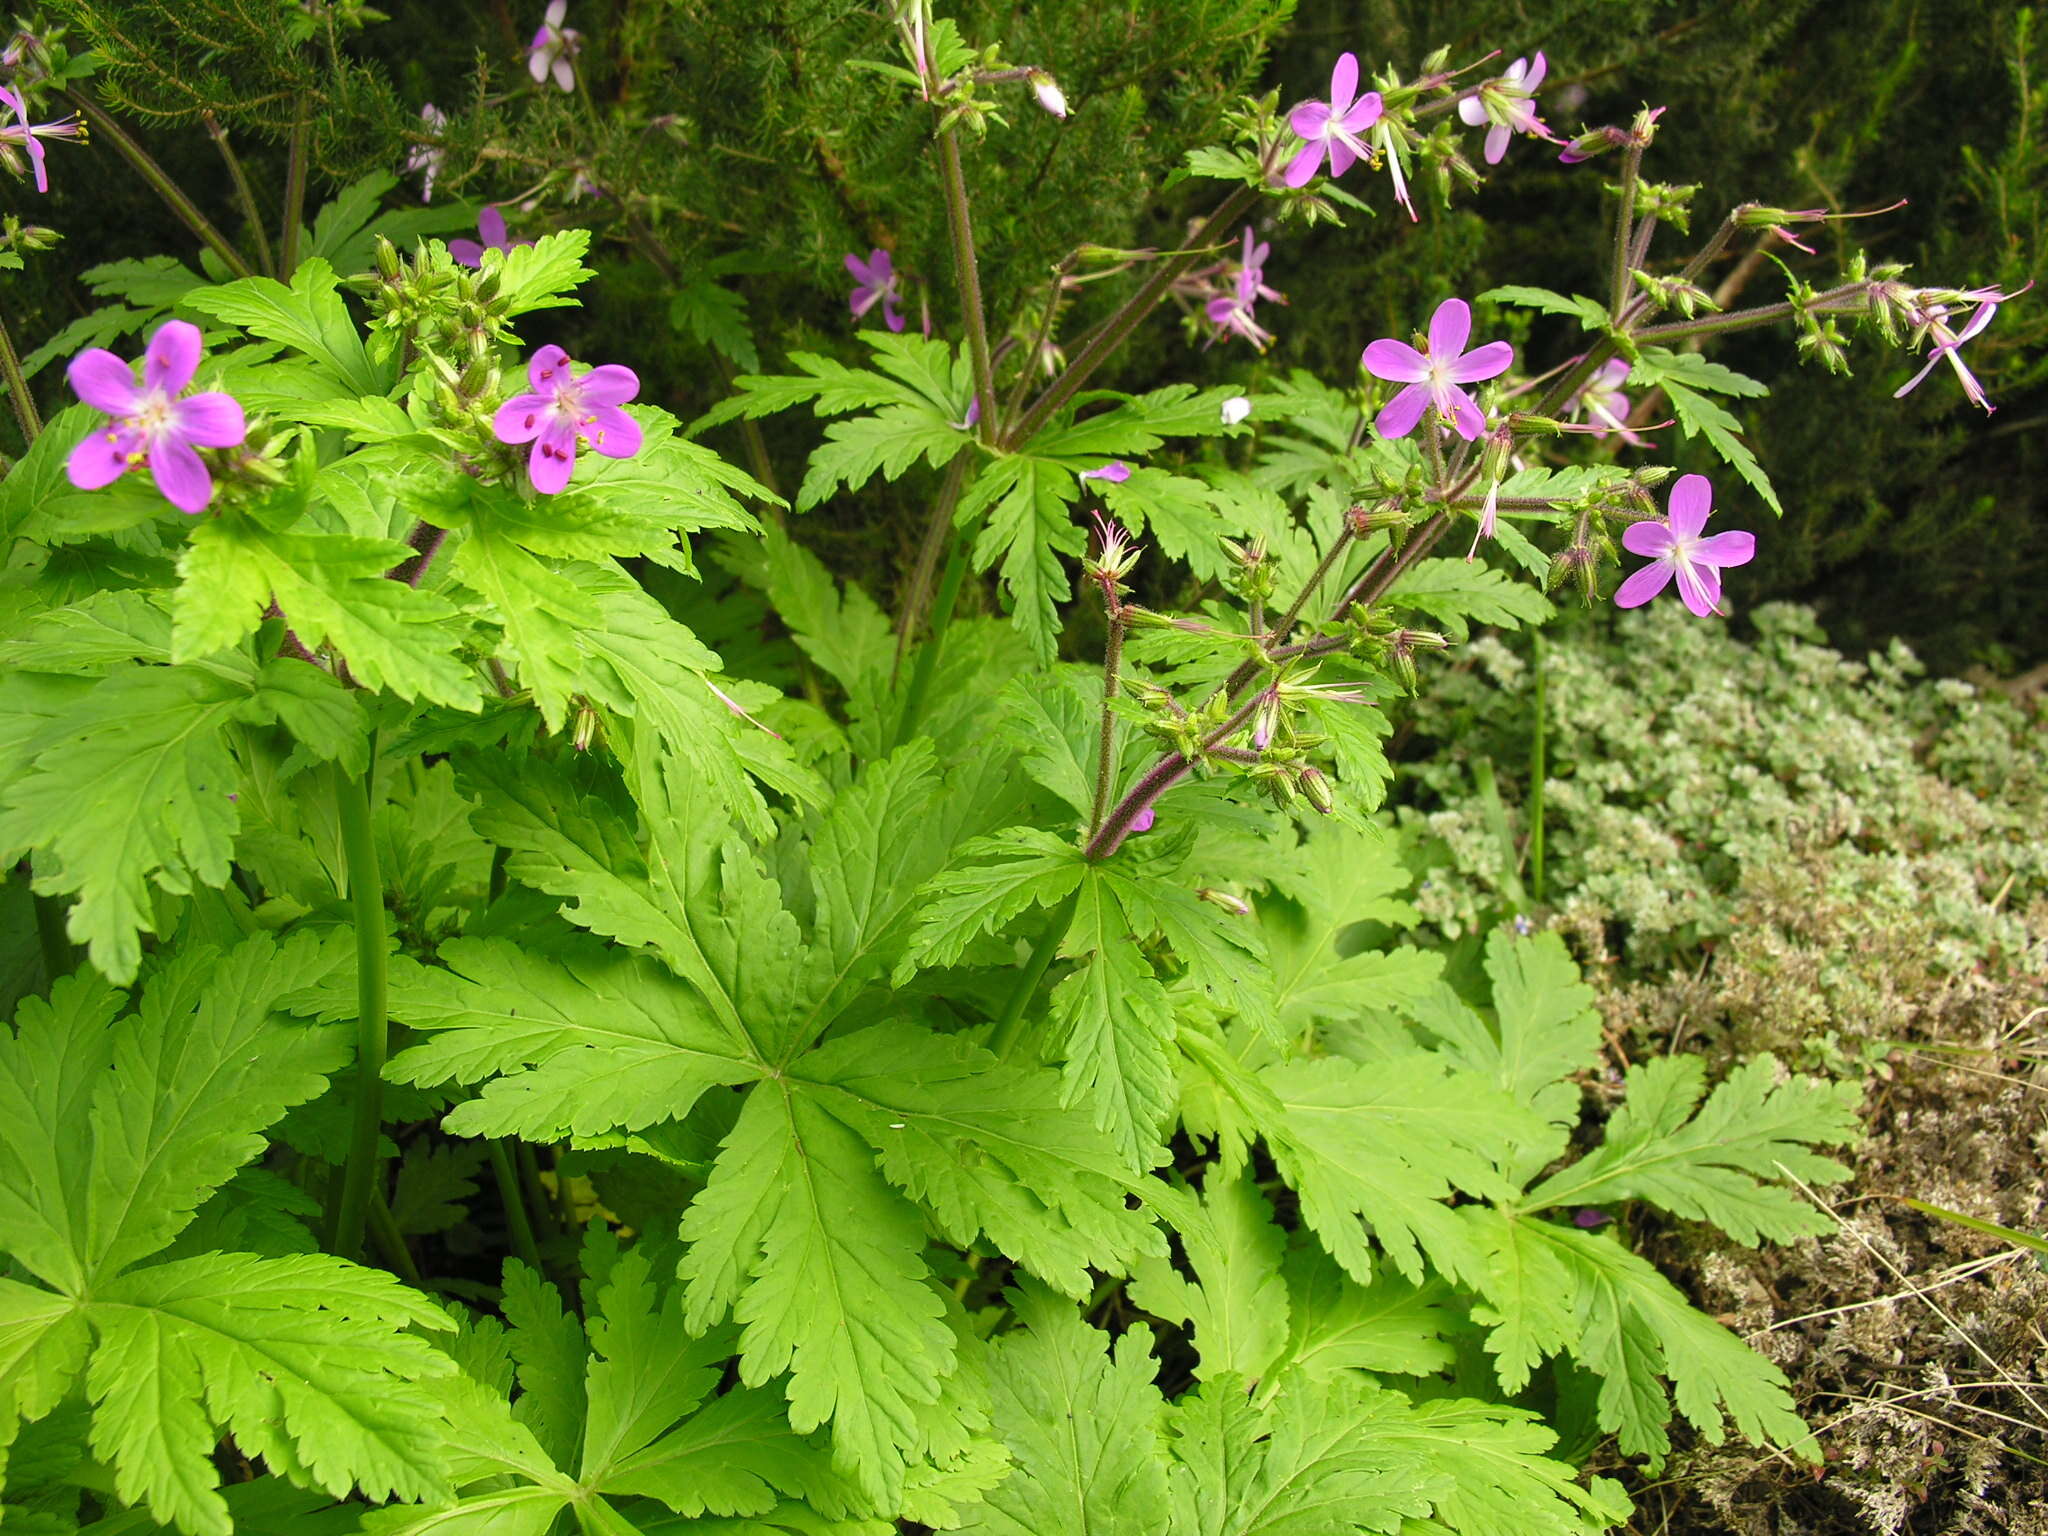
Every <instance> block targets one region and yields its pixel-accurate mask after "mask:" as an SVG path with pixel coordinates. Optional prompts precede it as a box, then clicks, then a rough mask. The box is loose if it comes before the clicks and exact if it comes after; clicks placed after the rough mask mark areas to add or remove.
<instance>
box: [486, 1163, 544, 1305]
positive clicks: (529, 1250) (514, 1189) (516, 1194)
mask: <svg viewBox="0 0 2048 1536" xmlns="http://www.w3.org/2000/svg"><path fill="white" fill-rule="evenodd" d="M488 1150H489V1153H490V1159H491V1172H492V1173H493V1174H494V1175H495V1176H496V1177H497V1180H498V1199H499V1201H500V1202H501V1203H502V1204H503V1205H504V1207H505V1225H506V1226H507V1227H508V1228H510V1229H511V1233H512V1251H513V1252H514V1253H516V1254H518V1255H519V1258H520V1261H521V1262H522V1263H525V1264H527V1265H529V1266H531V1267H532V1269H533V1271H534V1273H536V1274H545V1273H546V1272H547V1271H546V1268H545V1267H544V1266H543V1265H542V1264H541V1261H540V1244H538V1243H536V1242H535V1241H534V1240H533V1218H532V1217H530V1216H528V1215H527V1213H526V1196H525V1194H524V1193H523V1192H522V1191H521V1190H520V1188H519V1175H518V1174H517V1173H515V1172H513V1170H512V1159H511V1158H510V1157H509V1156H508V1155H507V1154H506V1152H505V1143H504V1142H502V1141H493V1142H491V1143H490V1146H489V1149H488Z"/></svg>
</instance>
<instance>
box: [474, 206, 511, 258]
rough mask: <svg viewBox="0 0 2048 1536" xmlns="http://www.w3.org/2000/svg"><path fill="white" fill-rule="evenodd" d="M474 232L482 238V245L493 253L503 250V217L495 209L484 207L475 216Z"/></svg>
mask: <svg viewBox="0 0 2048 1536" xmlns="http://www.w3.org/2000/svg"><path fill="white" fill-rule="evenodd" d="M476 232H477V233H478V234H480V235H482V236H483V237H484V244H485V246H487V247H488V248H489V249H491V250H494V251H502V250H504V249H505V215H504V214H502V213H500V212H499V211H498V210H497V209H496V208H494V207H490V206H486V207H485V208H484V211H483V212H482V213H480V214H478V215H477V216H476Z"/></svg>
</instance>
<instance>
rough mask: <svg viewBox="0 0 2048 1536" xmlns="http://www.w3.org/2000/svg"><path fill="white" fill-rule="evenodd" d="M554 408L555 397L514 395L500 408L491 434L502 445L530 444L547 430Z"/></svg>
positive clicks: (492, 421)
mask: <svg viewBox="0 0 2048 1536" xmlns="http://www.w3.org/2000/svg"><path fill="white" fill-rule="evenodd" d="M554 408H555V397H554V396H553V395H514V396H513V397H512V398H511V399H510V400H507V401H506V402H505V403H504V404H503V405H501V406H499V407H498V414H497V415H496V416H494V417H493V418H492V419H491V432H492V434H493V435H494V436H496V438H497V439H498V441H499V442H501V443H530V442H532V441H533V440H534V439H535V438H536V437H539V436H540V435H541V433H542V432H544V431H546V430H547V422H548V417H549V416H550V415H551V414H552V413H553V411H554Z"/></svg>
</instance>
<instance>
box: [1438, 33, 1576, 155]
mask: <svg viewBox="0 0 2048 1536" xmlns="http://www.w3.org/2000/svg"><path fill="white" fill-rule="evenodd" d="M1549 68H1550V64H1549V61H1548V60H1546V59H1545V58H1544V57H1543V55H1542V53H1541V52H1538V53H1537V55H1536V57H1535V58H1534V59H1517V60H1515V62H1514V63H1512V64H1510V65H1509V66H1508V67H1507V68H1506V69H1505V70H1503V71H1502V72H1501V76H1500V78H1499V79H1498V80H1489V81H1487V82H1486V83H1485V84H1484V85H1482V86H1480V87H1479V89H1478V91H1477V92H1475V93H1474V94H1473V95H1470V96H1467V97H1466V98H1465V99H1464V100H1463V101H1461V102H1459V103H1458V116H1459V117H1461V118H1462V119H1464V121H1465V124H1466V126H1468V127H1472V128H1477V127H1478V126H1479V125H1480V124H1481V123H1485V122H1491V123H1492V124H1493V126H1492V127H1491V128H1489V129H1488V130H1487V131H1486V163H1487V164H1488V165H1499V164H1500V161H1501V156H1503V155H1505V154H1506V153H1507V152H1508V140H1509V139H1511V138H1513V137H1514V136H1515V135H1516V134H1518V133H1526V134H1528V135H1530V136H1531V137H1532V138H1538V139H1549V140H1551V141H1552V142H1553V143H1555V142H1556V139H1557V135H1555V134H1554V133H1552V132H1551V131H1550V130H1549V129H1548V128H1547V127H1545V126H1544V123H1543V119H1542V118H1540V117H1538V116H1537V115H1536V103H1535V101H1534V100H1533V98H1534V97H1535V95H1536V87H1537V86H1539V85H1541V84H1542V83H1543V75H1544V72H1545V71H1546V70H1548V69H1549Z"/></svg>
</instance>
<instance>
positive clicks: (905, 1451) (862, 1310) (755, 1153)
mask: <svg viewBox="0 0 2048 1536" xmlns="http://www.w3.org/2000/svg"><path fill="white" fill-rule="evenodd" d="M682 1235H683V1238H684V1240H685V1241H686V1242H687V1243H688V1244H689V1251H688V1253H687V1254H686V1255H685V1257H684V1259H683V1263H682V1267H681V1271H680V1273H681V1275H682V1278H683V1280H684V1282H685V1284H686V1287H687V1290H686V1293H685V1303H686V1309H687V1311H686V1316H687V1321H688V1324H689V1326H690V1328H691V1330H692V1331H693V1332H702V1331H703V1330H704V1329H706V1328H708V1327H710V1326H711V1325H712V1324H714V1323H716V1322H718V1321H720V1320H721V1319H722V1318H723V1317H724V1316H725V1315H726V1314H727V1312H728V1311H729V1312H730V1313H731V1314H732V1316H733V1318H734V1320H735V1321H737V1322H738V1323H739V1325H740V1376H741V1380H742V1381H744V1382H745V1383H746V1384H747V1385H748V1386H756V1387H757V1386H760V1385H762V1384H763V1383H765V1382H767V1381H770V1380H772V1379H773V1378H774V1377H776V1376H778V1375H780V1374H782V1373H783V1372H785V1371H786V1372H788V1378H789V1379H788V1383H787V1395H788V1400H789V1418H790V1423H791V1425H792V1426H793V1427H794V1428H795V1429H796V1431H797V1432H798V1433H799V1434H809V1433H810V1432H811V1431H813V1430H816V1429H818V1428H819V1427H820V1426H822V1425H825V1424H827V1423H829V1424H830V1425H831V1431H832V1444H833V1448H834V1452H835V1464H836V1465H838V1466H839V1467H840V1468H841V1470H842V1471H844V1472H845V1473H846V1474H847V1475H848V1476H849V1477H852V1478H853V1479H855V1480H856V1482H857V1483H858V1485H859V1486H860V1488H861V1489H862V1491H863V1493H864V1494H865V1495H866V1496H867V1497H868V1498H870V1499H872V1500H874V1501H875V1502H876V1503H877V1504H880V1505H882V1506H883V1507H885V1508H891V1507H894V1506H895V1505H896V1504H897V1503H898V1501H899V1500H900V1498H901V1494H902V1483H903V1474H904V1464H905V1462H906V1461H907V1460H908V1459H909V1458H911V1457H912V1456H914V1455H916V1454H917V1453H918V1452H919V1451H920V1450H921V1449H922V1448H923V1444H924V1441H925V1439H926V1431H925V1429H924V1427H923V1425H922V1424H921V1422H920V1419H921V1410H923V1409H925V1408H927V1407H928V1406H929V1405H931V1404H933V1403H935V1402H936V1401H937V1400H938V1398H939V1395H940V1387H941V1382H942V1379H943V1378H944V1377H946V1376H948V1375H950V1374H951V1373H952V1371H953V1369H954V1352H955V1348H956V1342H955V1339H954V1335H953V1333H952V1331H951V1330H950V1329H949V1328H947V1326H946V1325H945V1322H944V1321H943V1318H944V1314H945V1309H944V1306H943V1304H942V1303H941V1302H940V1300H939V1298H938V1296H937V1295H936V1294H935V1293H934V1292H933V1291H932V1289H931V1288H930V1286H929V1285H928V1283H927V1281H926V1276H925V1265H924V1260H923V1248H924V1224H923V1221H922V1220H921V1218H920V1217H919V1216H918V1214H917V1211H916V1209H915V1208H914V1207H912V1206H911V1205H910V1203H909V1202H908V1201H906V1200H905V1199H904V1198H903V1197H902V1196H901V1195H899V1194H897V1193H896V1192H895V1191H894V1190H892V1189H891V1188H889V1186H888V1185H887V1184H886V1183H884V1182H883V1181H882V1179H881V1177H880V1176H879V1175H878V1174H877V1173H876V1171H875V1164H874V1154H873V1152H872V1150H871V1149H870V1148H869V1147H868V1145H867V1143H866V1142H865V1141H863V1140H862V1139H861V1137H860V1136H859V1135H858V1134H856V1133H855V1132H854V1131H853V1130H852V1129H851V1128H849V1127H848V1126H847V1125H846V1124H845V1123H844V1122H842V1121H840V1120H839V1119H837V1118H836V1117H835V1116H834V1115H832V1114H831V1113H830V1112H829V1111H828V1110H826V1109H825V1108H824V1107H823V1106H822V1105H821V1104H820V1103H819V1102H818V1101H817V1097H816V1095H815V1094H814V1093H813V1092H811V1091H809V1090H807V1089H806V1088H805V1087H803V1086H801V1085H798V1084H796V1083H792V1082H778V1083H771V1084H767V1085H764V1086H762V1087H760V1088H757V1089H755V1090H754V1091H753V1092H752V1093H750V1094H748V1095H747V1099H746V1102H745V1104H744V1105H743V1106H742V1108H741V1110H740V1115H739V1120H738V1121H737V1123H736V1124H735V1125H734V1126H733V1129H732V1131H731V1132H730V1133H729V1134H728V1135H727V1136H726V1138H725V1141H724V1144H723V1145H722V1147H721V1149H720V1151H719V1155H718V1160H717V1163H716V1164H715V1165H714V1167H713V1169H712V1173H711V1178H710V1180H709V1182H708V1183H707V1184H706V1186H705V1188H704V1191H703V1193H702V1194H700V1195H699V1196H698V1197H697V1198H696V1200H694V1201H693V1202H692V1203H691V1205H690V1207H689V1209H688V1210H687V1211H686V1212H684V1215H683V1224H682Z"/></svg>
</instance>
